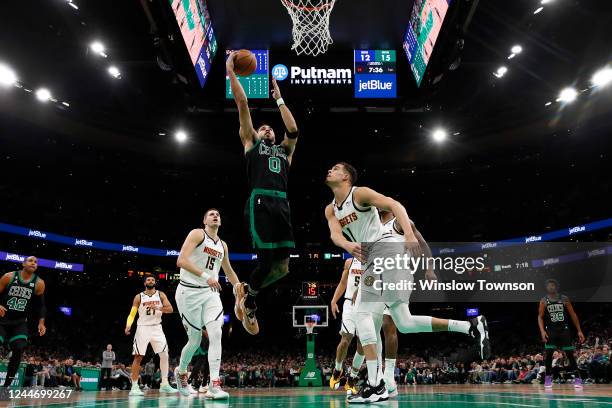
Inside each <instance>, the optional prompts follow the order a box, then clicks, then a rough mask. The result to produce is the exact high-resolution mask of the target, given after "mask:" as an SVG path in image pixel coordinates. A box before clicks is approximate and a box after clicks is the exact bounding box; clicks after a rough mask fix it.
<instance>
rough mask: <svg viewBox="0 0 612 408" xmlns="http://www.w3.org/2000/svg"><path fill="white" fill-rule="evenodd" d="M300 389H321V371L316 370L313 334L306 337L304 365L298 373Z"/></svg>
mask: <svg viewBox="0 0 612 408" xmlns="http://www.w3.org/2000/svg"><path fill="white" fill-rule="evenodd" d="M298 385H299V386H300V387H321V386H322V385H323V380H322V379H321V371H320V370H319V369H318V368H317V362H316V360H315V333H314V332H313V333H309V334H307V335H306V363H305V364H304V367H303V368H302V371H300V381H299V383H298Z"/></svg>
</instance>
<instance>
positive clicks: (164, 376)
mask: <svg viewBox="0 0 612 408" xmlns="http://www.w3.org/2000/svg"><path fill="white" fill-rule="evenodd" d="M168 366H169V364H168V350H165V351H162V352H161V353H159V370H160V371H161V383H162V385H167V384H168Z"/></svg>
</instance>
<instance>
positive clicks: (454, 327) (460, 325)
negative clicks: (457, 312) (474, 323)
mask: <svg viewBox="0 0 612 408" xmlns="http://www.w3.org/2000/svg"><path fill="white" fill-rule="evenodd" d="M470 327H471V325H470V322H467V321H465V320H450V319H449V320H448V331H449V332H457V333H463V334H469V333H470Z"/></svg>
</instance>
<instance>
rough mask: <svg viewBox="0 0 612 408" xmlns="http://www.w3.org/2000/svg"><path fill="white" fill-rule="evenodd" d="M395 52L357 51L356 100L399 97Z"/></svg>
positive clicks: (355, 60)
mask: <svg viewBox="0 0 612 408" xmlns="http://www.w3.org/2000/svg"><path fill="white" fill-rule="evenodd" d="M395 61H396V52H395V50H355V59H354V64H355V67H354V70H355V71H354V72H355V82H354V83H355V98H395V97H397V75H396V68H395Z"/></svg>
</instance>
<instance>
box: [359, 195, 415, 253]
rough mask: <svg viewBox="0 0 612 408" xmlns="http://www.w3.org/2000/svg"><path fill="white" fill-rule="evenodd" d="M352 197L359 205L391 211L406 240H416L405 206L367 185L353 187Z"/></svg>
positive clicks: (413, 241) (411, 241) (410, 241)
mask: <svg viewBox="0 0 612 408" xmlns="http://www.w3.org/2000/svg"><path fill="white" fill-rule="evenodd" d="M353 197H354V198H355V202H356V203H357V204H358V205H359V206H360V207H376V208H381V209H383V210H387V211H391V212H392V213H393V215H394V216H395V218H397V222H398V223H399V225H400V227H402V231H404V237H405V238H406V242H409V243H417V242H418V241H417V239H416V236H415V235H414V232H413V231H412V228H411V227H410V218H409V217H408V213H407V212H406V208H405V207H404V206H403V205H402V204H401V203H400V202H399V201H397V200H394V199H392V198H391V197H387V196H385V195H382V194H380V193H378V192H376V191H374V190H372V189H371V188H368V187H358V188H357V189H355V193H353Z"/></svg>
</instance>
